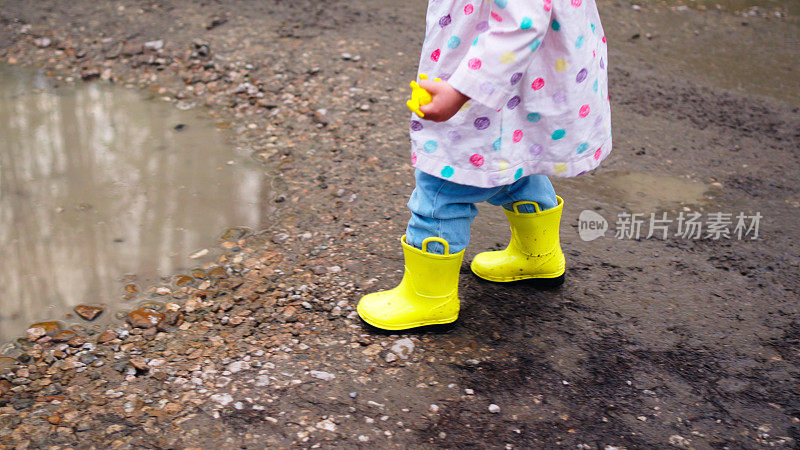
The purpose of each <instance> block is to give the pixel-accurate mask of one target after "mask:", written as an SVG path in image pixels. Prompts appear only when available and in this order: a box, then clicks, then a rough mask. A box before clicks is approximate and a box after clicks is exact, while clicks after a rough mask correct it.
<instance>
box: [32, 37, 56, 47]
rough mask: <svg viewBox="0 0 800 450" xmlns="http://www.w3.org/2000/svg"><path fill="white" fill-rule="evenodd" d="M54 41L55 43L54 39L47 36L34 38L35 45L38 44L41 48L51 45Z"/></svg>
mask: <svg viewBox="0 0 800 450" xmlns="http://www.w3.org/2000/svg"><path fill="white" fill-rule="evenodd" d="M52 43H53V41H52V40H50V39H49V38H46V37H43V38H39V39H34V40H33V45H35V46H37V47H39V48H47V47H50V44H52Z"/></svg>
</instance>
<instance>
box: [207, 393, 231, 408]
mask: <svg viewBox="0 0 800 450" xmlns="http://www.w3.org/2000/svg"><path fill="white" fill-rule="evenodd" d="M211 400H212V401H214V402H216V403H219V404H220V405H222V406H228V404H230V403H231V402H232V401H233V397H231V394H213V395H212V396H211Z"/></svg>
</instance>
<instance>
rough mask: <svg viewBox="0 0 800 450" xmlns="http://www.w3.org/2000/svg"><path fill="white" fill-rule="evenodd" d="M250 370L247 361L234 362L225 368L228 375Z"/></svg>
mask: <svg viewBox="0 0 800 450" xmlns="http://www.w3.org/2000/svg"><path fill="white" fill-rule="evenodd" d="M249 368H250V363H249V362H247V361H234V362H232V363H230V364H228V367H227V368H226V369H227V370H228V371H229V372H230V373H237V372H241V371H242V370H246V369H249Z"/></svg>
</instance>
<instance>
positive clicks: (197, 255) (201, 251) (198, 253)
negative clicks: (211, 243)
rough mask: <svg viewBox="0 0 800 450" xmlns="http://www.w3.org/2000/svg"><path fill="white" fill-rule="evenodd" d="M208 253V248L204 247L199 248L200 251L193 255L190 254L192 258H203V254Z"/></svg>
mask: <svg viewBox="0 0 800 450" xmlns="http://www.w3.org/2000/svg"><path fill="white" fill-rule="evenodd" d="M207 254H208V249H207V248H204V249H202V250H198V251H196V252H194V253H192V254H191V255H189V258H190V259H197V258H202V257H203V256H206V255H207Z"/></svg>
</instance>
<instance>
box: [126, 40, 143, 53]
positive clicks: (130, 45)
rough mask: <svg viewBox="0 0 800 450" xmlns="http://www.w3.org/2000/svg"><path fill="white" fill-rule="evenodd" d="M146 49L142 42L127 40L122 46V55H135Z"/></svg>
mask: <svg viewBox="0 0 800 450" xmlns="http://www.w3.org/2000/svg"><path fill="white" fill-rule="evenodd" d="M143 51H144V49H143V48H142V44H139V43H136V42H126V43H125V45H123V46H122V52H121V53H122V56H135V55H140V54H142V52H143Z"/></svg>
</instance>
